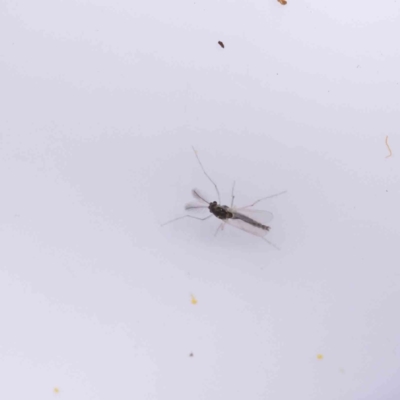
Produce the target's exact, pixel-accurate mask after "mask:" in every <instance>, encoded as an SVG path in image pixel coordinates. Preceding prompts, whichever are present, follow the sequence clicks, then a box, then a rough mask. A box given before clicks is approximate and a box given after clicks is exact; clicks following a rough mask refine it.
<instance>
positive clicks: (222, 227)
mask: <svg viewBox="0 0 400 400" xmlns="http://www.w3.org/2000/svg"><path fill="white" fill-rule="evenodd" d="M222 229H224V223H223V222H221V223H220V224H219V225H218V228H217V230H216V231H215V234H214V236H217V235H218V232H219V231H222Z"/></svg>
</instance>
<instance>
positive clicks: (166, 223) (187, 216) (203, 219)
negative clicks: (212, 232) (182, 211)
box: [161, 214, 212, 226]
mask: <svg viewBox="0 0 400 400" xmlns="http://www.w3.org/2000/svg"><path fill="white" fill-rule="evenodd" d="M211 217H212V214H211V215H209V216H208V217H205V218H199V217H194V216H193V215H183V216H182V217H178V218H174V219H171V220H170V221H167V222H164V223H163V224H161V226H164V225H168V224H170V223H171V222H175V221H178V220H180V219H183V218H193V219H197V220H199V221H205V220H206V219H208V218H211Z"/></svg>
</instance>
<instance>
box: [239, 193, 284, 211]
mask: <svg viewBox="0 0 400 400" xmlns="http://www.w3.org/2000/svg"><path fill="white" fill-rule="evenodd" d="M286 192H287V190H284V191H283V192H279V193H276V194H273V195H272V196H267V197H263V198H262V199H259V200H257V201H255V202H254V203H253V204H250V205H248V206H245V207H240V208H249V207H253V206H255V205H256V204H257V203H259V202H260V201H263V200H267V199H272V197H277V196H280V195H281V194H284V193H286Z"/></svg>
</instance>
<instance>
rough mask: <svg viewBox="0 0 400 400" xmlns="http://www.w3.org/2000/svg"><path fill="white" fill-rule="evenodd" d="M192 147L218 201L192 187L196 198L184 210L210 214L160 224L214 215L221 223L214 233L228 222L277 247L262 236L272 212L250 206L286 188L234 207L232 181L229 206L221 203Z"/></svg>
mask: <svg viewBox="0 0 400 400" xmlns="http://www.w3.org/2000/svg"><path fill="white" fill-rule="evenodd" d="M192 149H193V151H194V154H195V156H196V158H197V161H198V163H199V165H200V168H201V169H202V171H203V173H204V175H205V176H206V177H207V179H208V180H209V181H210V182H211V183H212V184H213V185H214V188H215V192H216V194H217V198H218V202H217V201H208V199H207V197H206V196H204V195H203V194H202V193H201V192H200V191H199V190H198V189H193V190H192V195H193V197H194V198H195V199H196V201H195V202H190V203H187V204H186V205H185V210H186V211H188V212H204V211H207V210H208V211H209V212H210V213H211V214H210V215H208V216H207V217H204V218H200V217H196V216H194V215H188V214H187V215H183V216H181V217H178V218H174V219H172V220H170V221H167V222H164V223H163V224H162V225H161V226H164V225H167V224H170V223H172V222H175V221H178V220H180V219H183V218H193V219H197V220H199V221H205V220H207V219H209V218H211V217H212V216H214V217H216V218H218V219H219V220H220V221H221V224H220V225H219V226H218V229H217V230H216V232H215V234H217V233H218V232H219V231H220V230H223V229H224V226H225V224H228V225H231V226H233V227H235V228H238V229H241V230H243V231H245V232H247V233H250V234H252V235H255V236H258V237H260V238H261V239H263V240H265V241H266V242H267V243H268V244H270V245H271V246H273V247H275V248H277V249H279V248H278V247H277V246H276V245H275V244H273V243H272V242H270V241H269V240H267V239H265V237H264V236H265V235H266V234H267V233H268V232H269V231H270V230H271V227H270V226H269V225H267V224H269V223H270V222H271V221H272V218H273V214H272V213H270V212H269V211H264V210H256V209H253V208H252V207H253V206H255V205H256V204H258V203H259V202H261V201H264V200H267V199H271V198H273V197H277V196H280V195H281V194H284V193H286V190H285V191H283V192H279V193H276V194H273V195H271V196H267V197H263V198H261V199H259V200H257V201H255V202H254V203H252V204H249V205H247V206H245V207H240V208H236V207H234V200H235V194H234V191H235V182H233V185H232V194H231V205H230V206H229V207H228V206H224V205H221V195H220V193H219V189H218V186H217V184H216V183H215V182H214V181H213V180H212V179H211V177H210V175H208V173H207V172H206V170H205V168H204V167H203V164H202V162H201V160H200V158H199V156H198V154H197V151H196V150H195V149H194V147H192Z"/></svg>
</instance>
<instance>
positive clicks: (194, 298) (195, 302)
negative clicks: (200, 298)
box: [191, 295, 197, 304]
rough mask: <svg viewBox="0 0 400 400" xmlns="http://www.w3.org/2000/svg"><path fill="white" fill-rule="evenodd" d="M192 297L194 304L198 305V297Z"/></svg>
mask: <svg viewBox="0 0 400 400" xmlns="http://www.w3.org/2000/svg"><path fill="white" fill-rule="evenodd" d="M191 297H192V304H197V299H196V297H194V296H193V295H191Z"/></svg>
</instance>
